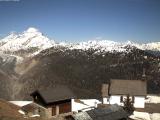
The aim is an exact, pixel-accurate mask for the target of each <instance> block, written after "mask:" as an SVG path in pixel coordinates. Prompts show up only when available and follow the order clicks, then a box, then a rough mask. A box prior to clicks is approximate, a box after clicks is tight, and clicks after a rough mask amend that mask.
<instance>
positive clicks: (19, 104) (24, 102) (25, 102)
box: [9, 101, 33, 107]
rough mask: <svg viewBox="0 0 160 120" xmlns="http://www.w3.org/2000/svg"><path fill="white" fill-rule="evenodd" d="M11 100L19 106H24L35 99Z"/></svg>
mask: <svg viewBox="0 0 160 120" xmlns="http://www.w3.org/2000/svg"><path fill="white" fill-rule="evenodd" d="M9 102H10V103H13V104H15V105H17V106H20V107H22V106H24V105H28V104H30V103H32V102H33V101H9Z"/></svg>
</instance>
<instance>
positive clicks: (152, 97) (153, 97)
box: [146, 95, 160, 103]
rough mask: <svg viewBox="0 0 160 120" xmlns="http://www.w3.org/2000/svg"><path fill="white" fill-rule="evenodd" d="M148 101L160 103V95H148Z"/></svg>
mask: <svg viewBox="0 0 160 120" xmlns="http://www.w3.org/2000/svg"><path fill="white" fill-rule="evenodd" d="M146 103H160V96H157V95H148V96H147V100H146Z"/></svg>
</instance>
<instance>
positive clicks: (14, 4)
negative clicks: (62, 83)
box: [0, 0, 160, 43]
mask: <svg viewBox="0 0 160 120" xmlns="http://www.w3.org/2000/svg"><path fill="white" fill-rule="evenodd" d="M28 27H35V28H38V29H39V30H40V31H41V32H43V33H44V34H45V35H47V36H48V37H49V38H53V39H55V40H56V41H67V42H79V41H87V40H91V39H96V38H97V39H108V40H114V41H122V42H123V41H127V40H132V41H134V42H139V43H146V42H155V41H160V0H10V1H9V0H0V37H1V38H2V37H3V36H6V35H7V34H8V33H9V32H11V31H17V32H22V31H24V30H26V29H27V28H28Z"/></svg>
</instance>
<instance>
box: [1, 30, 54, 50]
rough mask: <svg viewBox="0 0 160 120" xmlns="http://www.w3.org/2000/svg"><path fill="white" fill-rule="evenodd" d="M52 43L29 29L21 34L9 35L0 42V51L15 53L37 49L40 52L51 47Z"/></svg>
mask: <svg viewBox="0 0 160 120" xmlns="http://www.w3.org/2000/svg"><path fill="white" fill-rule="evenodd" d="M53 44H54V41H52V40H50V39H49V38H47V37H45V36H44V35H43V34H42V33H41V32H39V31H38V30H37V29H35V28H29V29H28V30H26V31H24V32H23V33H21V34H16V33H11V34H10V35H9V36H7V37H5V38H3V39H2V40H1V41H0V45H1V46H0V50H1V51H12V52H13V51H17V50H20V49H28V48H32V47H37V48H38V49H40V50H43V49H46V48H49V47H52V46H53Z"/></svg>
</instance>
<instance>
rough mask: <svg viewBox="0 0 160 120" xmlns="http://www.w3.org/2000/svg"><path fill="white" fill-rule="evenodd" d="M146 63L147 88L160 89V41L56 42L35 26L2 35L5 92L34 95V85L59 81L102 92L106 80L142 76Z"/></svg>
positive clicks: (0, 77)
mask: <svg viewBox="0 0 160 120" xmlns="http://www.w3.org/2000/svg"><path fill="white" fill-rule="evenodd" d="M144 68H145V70H146V73H145V74H146V79H147V80H148V81H147V82H148V92H149V93H159V92H160V42H153V43H147V44H138V43H133V42H131V41H127V42H123V43H121V42H114V41H111V40H90V41H88V42H79V43H66V42H60V43H56V42H55V41H54V40H51V39H49V38H48V37H46V36H45V35H43V33H41V32H40V31H39V30H38V29H36V28H32V27H31V28H28V29H27V30H26V31H24V32H22V33H15V32H14V33H11V34H9V35H8V36H7V37H4V38H3V39H1V40H0V83H1V84H0V91H1V92H0V97H1V98H4V99H8V100H17V99H18V100H22V99H30V97H29V94H30V93H31V92H32V91H34V90H36V89H44V90H45V89H47V88H48V87H53V86H56V85H58V84H64V85H67V86H70V87H71V88H72V89H74V90H75V88H78V90H79V91H82V90H83V91H87V90H89V91H91V92H92V93H94V94H95V95H97V94H98V95H100V93H99V92H98V91H95V90H96V89H95V88H97V90H99V91H100V88H101V84H102V83H109V79H111V78H115V79H143V78H142V75H143V74H144V73H143V70H144ZM73 86H74V87H73ZM76 90H77V89H76ZM4 93H5V94H4Z"/></svg>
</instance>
